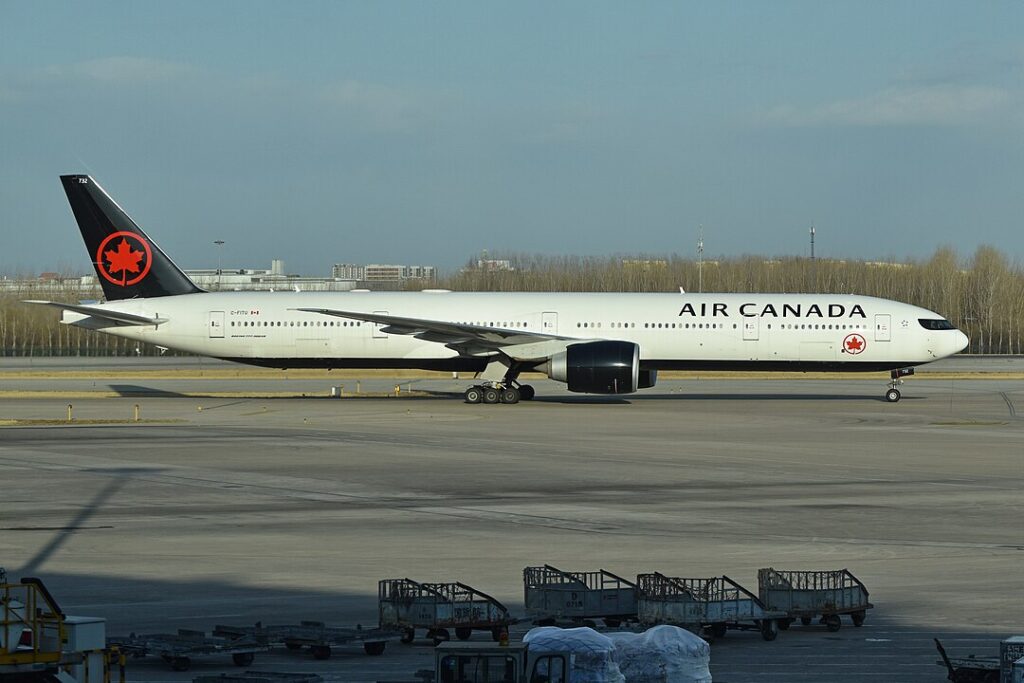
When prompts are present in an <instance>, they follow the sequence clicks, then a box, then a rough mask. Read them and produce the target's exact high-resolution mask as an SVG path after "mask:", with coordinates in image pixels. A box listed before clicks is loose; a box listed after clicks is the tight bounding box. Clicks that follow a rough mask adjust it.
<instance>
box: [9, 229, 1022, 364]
mask: <svg viewBox="0 0 1024 683" xmlns="http://www.w3.org/2000/svg"><path fill="white" fill-rule="evenodd" d="M491 258H492V260H491V261H490V263H491V264H494V263H495V261H494V260H493V259H495V258H497V259H500V260H507V261H509V262H510V264H511V265H512V267H513V268H514V270H502V269H496V268H494V267H492V268H489V269H483V268H479V267H477V262H476V261H475V260H474V261H472V262H471V263H470V264H469V265H468V266H467V267H466V268H464V269H462V270H461V271H459V272H458V273H455V274H452V275H448V276H445V277H441V278H440V279H438V281H437V282H436V283H434V284H432V285H431V286H433V287H442V288H447V289H453V290H459V291H488V292H678V291H679V288H680V287H683V288H684V289H685V290H686V291H687V292H696V291H698V290H702V291H704V292H822V293H829V294H865V295H870V296H878V297H882V298H885V299H895V300H897V301H904V302H906V303H911V304H915V305H918V306H922V307H924V308H927V309H930V310H933V311H936V312H938V313H939V314H941V315H944V316H946V317H947V318H948V319H949V320H950V321H951V322H952V323H953V324H954V325H956V326H957V327H959V328H960V329H962V330H964V331H965V332H966V333H967V334H968V335H969V336H970V338H971V345H970V347H968V349H967V350H968V352H970V353H992V354H1001V353H1002V354H1021V353H1024V269H1022V267H1021V265H1020V264H1015V263H1011V262H1010V261H1009V260H1008V259H1007V257H1006V256H1005V255H1004V254H1002V253H1001V252H999V251H998V250H996V249H994V248H992V247H980V248H979V249H978V250H977V251H975V253H974V254H973V255H972V256H971V257H970V258H967V259H962V258H960V257H959V256H958V255H957V254H956V253H955V252H954V251H953V250H952V249H949V248H942V249H939V250H938V251H936V252H935V254H934V255H932V257H931V258H929V259H928V260H925V261H919V262H909V263H880V262H870V261H838V260H829V259H817V260H816V261H814V262H812V261H811V260H810V259H806V258H778V259H765V258H763V257H754V256H748V257H742V258H730V259H718V260H709V261H705V262H704V264H703V267H700V266H699V265H698V263H697V262H696V261H694V260H693V259H689V258H682V257H680V256H669V257H664V256H650V255H639V256H616V257H602V258H584V257H576V256H560V257H552V256H542V255H527V254H509V255H504V256H501V255H493V254H492V256H491ZM100 296H101V294H100V291H99V289H98V288H97V289H96V290H95V291H85V290H81V289H79V288H71V287H69V288H66V289H58V290H52V289H49V288H47V289H45V290H42V289H38V288H36V287H35V286H32V285H26V286H25V288H24V289H21V290H7V291H5V292H3V293H2V294H0V355H2V356H53V355H69V356H110V355H136V354H142V355H156V354H159V353H160V350H159V349H157V348H156V347H153V346H151V345H148V344H138V343H136V342H134V341H129V340H125V339H119V338H117V337H113V336H110V335H106V334H100V333H96V332H92V331H89V330H83V329H81V328H78V327H74V326H71V325H61V324H59V323H58V322H57V321H58V318H59V313H58V312H57V311H56V310H55V309H52V308H46V307H41V306H29V305H26V304H23V303H21V301H22V300H23V299H49V300H54V301H64V302H68V303H75V302H78V301H79V300H82V299H98V298H100ZM168 353H172V352H168Z"/></svg>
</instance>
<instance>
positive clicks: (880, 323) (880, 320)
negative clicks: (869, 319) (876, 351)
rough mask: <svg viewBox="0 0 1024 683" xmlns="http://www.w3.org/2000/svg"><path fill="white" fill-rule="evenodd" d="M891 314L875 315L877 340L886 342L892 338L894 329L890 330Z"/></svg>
mask: <svg viewBox="0 0 1024 683" xmlns="http://www.w3.org/2000/svg"><path fill="white" fill-rule="evenodd" d="M891 318H892V316H890V315H876V316H875V341H881V342H886V341H889V340H890V339H892V336H891V335H892V331H891V330H890V328H889V326H890V322H891V321H890V319H891Z"/></svg>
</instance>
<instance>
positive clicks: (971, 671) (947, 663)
mask: <svg viewBox="0 0 1024 683" xmlns="http://www.w3.org/2000/svg"><path fill="white" fill-rule="evenodd" d="M934 640H935V649H937V650H938V651H939V656H940V657H941V658H942V659H940V660H939V662H938V664H939V665H940V666H944V667H946V671H947V672H948V673H947V674H946V678H947V679H949V680H951V681H953V683H999V682H1000V672H999V658H998V657H975V656H974V655H968V656H966V657H950V656H948V655H947V654H946V648H944V647H942V643H940V642H939V639H938V638H935V639H934Z"/></svg>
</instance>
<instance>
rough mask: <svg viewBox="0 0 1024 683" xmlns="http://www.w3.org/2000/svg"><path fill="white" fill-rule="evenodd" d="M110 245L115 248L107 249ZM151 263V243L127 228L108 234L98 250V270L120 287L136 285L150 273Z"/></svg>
mask: <svg viewBox="0 0 1024 683" xmlns="http://www.w3.org/2000/svg"><path fill="white" fill-rule="evenodd" d="M115 240H119V241H117V242H115ZM115 244H116V246H114V245H115ZM108 245H110V246H112V247H114V248H112V249H107V246H108ZM140 250H141V251H140ZM151 265H152V254H151V251H150V248H149V244H147V243H146V240H144V239H143V238H142V237H140V236H139V235H136V234H135V233H133V232H128V231H126V230H122V231H120V232H115V233H111V234H110V235H107V237H106V238H105V239H104V240H103V241H102V242H100V246H99V249H97V250H96V270H97V272H98V273H99V274H100V275H102V276H103V277H104V278H105V279H106V280H108V281H110V282H113V283H114V284H115V285H118V286H120V287H127V286H129V285H134V284H135V283H137V282H139V281H140V280H142V278H144V277H146V275H147V274H148V273H149V267H150V266H151ZM129 273H131V274H132V276H131V277H129Z"/></svg>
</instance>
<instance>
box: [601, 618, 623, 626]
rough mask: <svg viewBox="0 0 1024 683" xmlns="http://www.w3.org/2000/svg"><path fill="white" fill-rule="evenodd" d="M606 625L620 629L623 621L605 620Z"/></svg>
mask: <svg viewBox="0 0 1024 683" xmlns="http://www.w3.org/2000/svg"><path fill="white" fill-rule="evenodd" d="M604 625H605V626H607V627H608V628H618V627H620V626H622V620H621V619H605V620H604Z"/></svg>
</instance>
